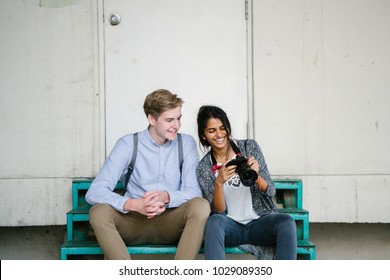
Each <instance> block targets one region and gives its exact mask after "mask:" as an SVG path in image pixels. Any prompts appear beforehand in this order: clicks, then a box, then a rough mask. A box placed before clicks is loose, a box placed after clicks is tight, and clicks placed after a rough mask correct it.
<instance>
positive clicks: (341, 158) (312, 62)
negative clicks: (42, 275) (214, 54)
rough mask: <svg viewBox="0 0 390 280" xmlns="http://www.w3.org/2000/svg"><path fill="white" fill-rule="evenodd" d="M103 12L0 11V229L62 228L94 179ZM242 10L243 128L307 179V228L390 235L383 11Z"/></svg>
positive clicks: (101, 132)
mask: <svg viewBox="0 0 390 280" xmlns="http://www.w3.org/2000/svg"><path fill="white" fill-rule="evenodd" d="M107 1H109V0H107ZM102 3H103V1H100V0H99V1H98V0H96V1H93V0H90V1H50V0H46V1H44V0H42V1H11V0H6V1H1V3H0V19H1V24H0V35H1V38H2V39H1V40H2V43H1V44H0V58H1V61H2V63H1V64H0V129H1V137H0V158H1V159H2V160H1V161H0V194H1V196H0V226H34V225H63V224H65V213H66V212H67V211H68V210H69V209H70V207H71V197H70V192H71V190H70V186H71V180H72V179H73V178H77V177H91V176H94V175H95V174H96V172H97V171H98V169H99V167H100V164H101V162H102V157H103V156H104V153H102V152H101V151H102V146H103V147H104V145H105V143H104V139H105V127H104V125H105V122H104V110H103V109H102V108H104V98H103V97H102V96H103V93H104V87H103V85H104V62H105V61H104V57H102V48H103V47H104V38H103V32H102V30H101V21H99V19H100V20H101V14H100V12H101V9H100V8H101V5H102ZM243 4H244V3H243ZM249 4H250V7H251V11H252V13H251V16H250V18H249V24H248V26H249V28H250V30H251V32H252V34H250V35H251V36H252V35H253V37H251V41H250V42H251V43H253V48H252V45H250V46H248V49H249V50H251V48H252V51H253V52H252V53H248V55H249V54H251V55H249V57H250V61H249V64H250V65H253V67H252V68H251V69H250V70H249V72H252V73H249V74H250V77H249V79H250V80H253V84H252V83H250V84H249V87H251V86H253V88H249V89H248V91H249V92H251V93H252V94H253V96H251V98H252V97H253V98H252V99H253V100H252V102H253V103H251V104H250V105H253V115H254V118H253V122H252V123H251V125H252V126H253V128H254V135H255V138H256V139H257V140H258V141H259V142H260V144H261V145H262V147H263V149H264V153H265V155H266V158H267V161H268V164H269V167H270V170H271V173H272V174H273V175H274V176H275V177H298V178H302V179H303V180H304V202H303V203H304V208H306V209H307V210H309V211H310V219H311V221H315V222H345V223H351V222H356V223H357V222H359V223H360V222H361V223H364V222H369V223H389V222H390V204H389V203H388V197H390V196H389V195H390V189H389V183H388V182H389V179H390V178H389V174H390V157H389V156H388V155H389V154H390V150H389V149H390V148H389V147H390V146H389V145H388V144H387V143H389V140H390V128H389V120H390V117H389V116H390V113H389V111H388V108H389V105H390V95H389V94H388V93H389V90H390V82H389V79H388V78H387V76H388V65H390V53H389V52H388V49H389V47H390V32H389V31H388V26H390V3H389V2H388V1H381V0H359V1H352V2H351V1H347V0H341V1H332V0H325V1H319V0H315V1H303V0H300V1H282V0H278V1H274V0H273V1H271V0H268V1H257V0H255V1H249ZM252 23H253V24H252ZM216 40H218V38H216ZM177 78H178V79H179V78H180V77H177ZM221 94H223V93H221Z"/></svg>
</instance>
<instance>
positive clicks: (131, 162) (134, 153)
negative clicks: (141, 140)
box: [124, 132, 138, 188]
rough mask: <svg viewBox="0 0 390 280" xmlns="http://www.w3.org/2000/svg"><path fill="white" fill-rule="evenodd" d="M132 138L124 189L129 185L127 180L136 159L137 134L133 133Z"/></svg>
mask: <svg viewBox="0 0 390 280" xmlns="http://www.w3.org/2000/svg"><path fill="white" fill-rule="evenodd" d="M133 138H134V147H133V156H132V158H131V161H130V164H129V166H128V167H127V174H126V180H125V185H124V188H126V186H127V184H128V183H129V179H130V176H131V173H133V170H134V165H135V160H136V159H137V151H138V132H136V133H134V135H133Z"/></svg>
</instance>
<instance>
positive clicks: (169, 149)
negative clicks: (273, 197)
mask: <svg viewBox="0 0 390 280" xmlns="http://www.w3.org/2000/svg"><path fill="white" fill-rule="evenodd" d="M182 104H183V101H182V99H180V98H178V97H177V95H175V94H172V93H171V92H170V91H168V90H165V89H160V90H156V91H154V92H152V93H150V94H149V95H147V96H146V98H145V102H144V111H145V115H146V117H147V120H148V122H149V126H148V128H147V129H145V130H143V131H140V132H138V133H137V134H138V142H137V143H138V147H137V149H136V150H137V157H136V161H135V166H134V171H133V172H132V174H131V176H130V179H129V180H128V184H127V186H126V192H125V194H124V195H123V196H121V195H119V194H117V193H115V192H114V191H113V190H114V188H115V185H116V184H117V182H118V181H119V180H121V181H122V182H125V181H126V175H127V172H128V166H129V163H130V161H131V159H132V155H133V150H134V141H133V140H134V138H133V137H134V134H128V135H125V136H124V137H122V138H120V139H119V140H118V141H117V143H116V144H115V146H114V148H113V150H112V151H111V153H110V155H109V157H108V158H107V159H106V162H105V163H104V165H103V167H102V168H101V170H100V171H99V173H98V174H97V176H96V178H95V179H94V181H93V182H92V185H91V187H90V189H89V190H88V192H87V194H86V200H87V202H88V203H89V204H91V205H94V206H93V207H92V208H91V210H90V213H89V215H90V221H91V225H92V227H93V229H94V232H95V235H96V238H97V241H98V242H99V245H100V246H101V248H102V249H103V252H104V255H105V258H106V259H131V257H130V255H129V253H128V251H127V249H126V245H136V244H171V243H178V248H177V252H176V255H175V259H194V258H195V257H196V255H197V254H198V252H199V249H200V246H201V244H202V241H203V233H204V226H205V224H206V221H207V218H208V217H209V214H210V206H209V203H208V202H207V201H206V200H205V199H203V198H202V193H201V189H200V186H199V184H198V181H197V177H196V165H197V163H198V160H199V155H198V150H197V147H196V142H195V140H194V138H193V137H192V136H190V135H186V134H181V136H182V148H183V149H182V155H183V162H182V170H180V162H179V149H180V147H181V145H180V144H179V141H178V139H177V137H178V130H179V128H180V126H181V116H182V115H181V107H182Z"/></svg>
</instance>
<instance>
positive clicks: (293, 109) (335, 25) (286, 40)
mask: <svg viewBox="0 0 390 280" xmlns="http://www.w3.org/2000/svg"><path fill="white" fill-rule="evenodd" d="M388 26H390V3H389V2H388V1H381V0H375V1H371V0H359V1H352V2H351V1H347V0H342V1H339V0H338V1H335V0H327V1H319V0H317V1H283V0H277V1H274V0H272V1H271V0H264V1H253V33H254V36H253V48H254V62H253V65H254V69H253V72H254V78H253V80H254V107H255V108H256V109H255V112H254V113H255V137H256V139H257V140H258V141H259V142H260V144H261V145H262V147H263V149H264V153H265V155H266V158H267V161H268V164H269V168H270V170H271V173H272V174H274V175H275V176H282V177H291V176H297V177H301V178H306V177H307V176H310V178H316V180H314V181H313V180H312V179H310V180H308V181H307V182H305V185H304V188H305V191H307V192H308V193H307V194H308V197H309V198H310V199H311V200H310V208H311V209H310V210H311V213H312V214H311V216H312V217H314V218H313V219H314V220H313V221H317V222H389V221H390V215H388V214H385V213H388V212H389V211H388V206H387V205H386V203H384V201H383V197H390V189H389V188H388V185H387V183H386V181H384V180H383V179H382V178H383V176H385V177H386V176H389V174H390V145H388V144H387V143H390V111H389V109H388V108H389V107H390V95H389V92H390V82H389V79H388V77H387V76H388V73H389V69H390V68H389V65H390V53H389V51H388V50H389V49H390V32H389V29H388ZM363 178H364V179H363ZM362 180H367V181H372V182H375V184H373V185H370V186H367V185H365V184H362V183H361V182H362ZM366 188H368V189H367V190H371V191H370V193H371V194H372V196H367V197H362V196H361V194H362V193H364V192H363V191H362V189H366ZM376 190H380V191H381V193H380V194H379V193H376ZM376 201H380V203H378V204H376ZM304 203H305V201H304ZM306 203H308V202H306ZM332 205H334V206H335V208H334V207H332ZM336 208H337V209H340V210H336ZM362 209H365V210H366V211H362ZM370 209H371V210H370ZM374 209H375V210H374Z"/></svg>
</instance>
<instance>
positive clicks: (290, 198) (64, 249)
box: [60, 178, 316, 260]
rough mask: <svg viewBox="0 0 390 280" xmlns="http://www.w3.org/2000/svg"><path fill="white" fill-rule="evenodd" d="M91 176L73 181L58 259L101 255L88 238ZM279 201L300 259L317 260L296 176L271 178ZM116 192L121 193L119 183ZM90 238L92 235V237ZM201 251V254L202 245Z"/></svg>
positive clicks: (160, 248)
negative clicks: (293, 224) (87, 198)
mask: <svg viewBox="0 0 390 280" xmlns="http://www.w3.org/2000/svg"><path fill="white" fill-rule="evenodd" d="M92 180H93V178H87V179H79V180H74V181H73V182H72V210H71V211H69V212H68V213H67V241H66V242H65V243H64V244H63V245H62V246H61V256H60V257H61V259H67V258H68V255H100V254H103V252H102V250H101V248H100V247H99V245H98V244H97V242H96V240H90V239H91V238H90V236H89V232H90V230H91V229H90V224H89V209H90V205H89V204H88V203H87V202H86V201H85V194H86V192H87V190H88V188H89V187H90V185H91V183H92ZM274 184H275V188H276V193H277V194H276V195H277V199H278V200H279V201H278V202H279V203H282V204H283V209H279V212H281V213H287V214H289V215H291V216H292V217H293V219H294V220H295V222H296V225H297V239H298V257H299V259H309V260H313V259H316V247H315V245H314V244H312V243H310V242H309V212H308V211H307V210H305V209H302V181H301V180H299V179H292V180H291V179H277V180H274ZM115 191H116V192H119V193H120V192H122V193H123V186H122V184H121V183H120V182H118V184H117V185H116V187H115ZM92 239H94V237H93V236H92ZM128 251H129V253H130V254H175V253H176V246H167V245H153V246H152V245H142V246H130V247H128ZM200 253H203V248H202V249H201V251H200ZM226 253H227V254H244V252H242V251H241V250H240V249H239V248H237V247H232V248H226Z"/></svg>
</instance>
